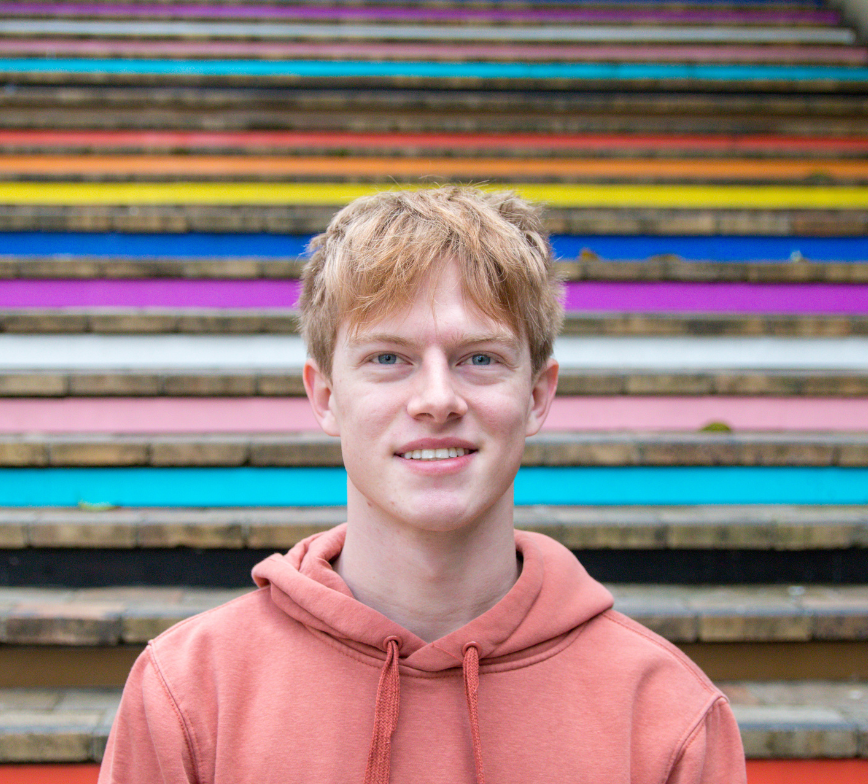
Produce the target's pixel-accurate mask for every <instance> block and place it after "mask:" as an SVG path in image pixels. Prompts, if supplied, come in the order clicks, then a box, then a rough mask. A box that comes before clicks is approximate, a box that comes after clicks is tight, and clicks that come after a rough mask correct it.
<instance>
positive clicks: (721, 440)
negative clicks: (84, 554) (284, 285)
mask: <svg viewBox="0 0 868 784" xmlns="http://www.w3.org/2000/svg"><path fill="white" fill-rule="evenodd" d="M720 431H723V432H720ZM340 465H343V463H342V459H341V451H340V444H339V442H338V441H337V439H334V438H331V437H329V436H326V435H324V434H321V433H317V432H307V433H283V434H277V435H274V434H240V435H237V434H226V435H224V434H220V435H211V434H192V435H182V434H172V435H159V434H133V435H122V434H93V435H91V434H79V433H72V434H65V433H64V434H50V435H45V434H40V433H24V434H18V435H16V434H0V466H3V467H16V468H37V467H49V466H51V467H55V466H112V467H120V466H172V467H175V466H178V467H180V466H263V467H264V466H298V467H302V466H340ZM522 465H523V466H839V467H849V468H858V467H863V468H864V467H868V434H866V433H749V432H748V433H745V432H726V426H725V425H724V426H723V427H722V428H715V427H713V426H712V427H711V428H710V429H709V431H708V432H700V433H679V432H675V433H623V432H622V433H593V432H590V433H589V432H544V433H541V434H539V435H537V436H534V437H532V438H530V439H528V442H527V445H526V447H525V451H524V457H523V460H522Z"/></svg>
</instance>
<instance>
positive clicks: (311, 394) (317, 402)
mask: <svg viewBox="0 0 868 784" xmlns="http://www.w3.org/2000/svg"><path fill="white" fill-rule="evenodd" d="M302 379H303V380H304V391H305V392H307V399H308V400H309V401H310V407H311V408H312V409H313V415H314V417H316V421H317V422H319V426H320V427H321V428H322V429H323V430H324V431H325V432H326V433H327V434H328V435H330V436H340V434H341V431H340V426H339V419H338V416H337V412H336V411H335V410H334V405H335V399H334V396H333V394H332V383H331V381H329V379H328V378H327V377H326V375H325V373H323V372H322V370H320V368H319V365H317V363H316V362H314V361H313V360H312V359H310V358H308V359H307V361H306V362H305V363H304V370H303V372H302Z"/></svg>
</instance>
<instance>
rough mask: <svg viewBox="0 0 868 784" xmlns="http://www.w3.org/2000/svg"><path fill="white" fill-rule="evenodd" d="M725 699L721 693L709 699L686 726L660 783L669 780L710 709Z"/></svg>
mask: <svg viewBox="0 0 868 784" xmlns="http://www.w3.org/2000/svg"><path fill="white" fill-rule="evenodd" d="M726 702H727V699H726V697H724V696H723V695H722V694H720V695H717V696H716V697H715V698H714V699H712V700H711V702H710V703H708V704H706V705H705V706H704V707H703V709H702V710H701V711H700V713H699V715H698V716H697V718H696V721H695V722H694V723H693V724H692V725H690V726H688V728H687V730H686V731H685V734H684V735H683V736H682V739H681V740H680V741H679V743H678V744H677V745H676V746H675V748H674V749H673V750H672V754H671V755H670V757H669V762H668V764H667V765H666V771H665V772H664V774H663V778H661V779H660V784H666V782H667V781H668V780H669V777H670V776H671V775H672V771H673V770H674V769H675V766H676V765H677V764H678V762H679V760H681V759H682V758H683V757H684V755H685V753H686V752H687V749H688V748H690V745H691V744H692V743H694V742H695V741H696V739H697V737H698V736H699V731H700V730H701V729H702V728H703V726H704V725H705V722H706V721H707V720H708V717H709V715H710V714H711V711H712V710H714V708H715V706H716V705H718V704H719V703H726Z"/></svg>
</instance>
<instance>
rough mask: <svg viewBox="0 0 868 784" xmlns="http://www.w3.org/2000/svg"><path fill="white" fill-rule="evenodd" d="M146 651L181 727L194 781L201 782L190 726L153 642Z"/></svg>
mask: <svg viewBox="0 0 868 784" xmlns="http://www.w3.org/2000/svg"><path fill="white" fill-rule="evenodd" d="M148 650H149V653H150V659H151V663H152V664H153V666H154V671H155V672H156V674H157V678H158V679H159V682H160V686H161V687H162V688H163V691H164V692H165V695H166V698H167V699H168V702H169V705H170V706H171V708H172V711H173V712H174V714H175V718H176V719H177V720H178V723H179V724H180V725H181V730H182V731H183V733H184V745H186V747H187V751H188V752H189V754H190V759H191V760H192V762H193V767H194V768H195V770H196V781H202V775H201V770H200V764H199V760H200V756H201V755H200V754H199V748H198V746H197V745H196V741H195V739H194V738H193V734H192V732H191V731H190V724H189V722H188V720H187V717H186V716H185V715H184V711H183V710H181V706H180V705H179V704H178V701H177V699H175V695H174V694H173V693H172V689H171V687H170V686H169V682H168V680H167V679H166V675H165V673H164V671H163V668H162V666H161V665H160V662H159V659H158V657H157V652H156V650H155V649H154V645H153V642H149V643H148Z"/></svg>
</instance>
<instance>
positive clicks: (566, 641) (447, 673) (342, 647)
mask: <svg viewBox="0 0 868 784" xmlns="http://www.w3.org/2000/svg"><path fill="white" fill-rule="evenodd" d="M297 623H299V624H300V625H302V626H304V628H305V629H306V630H307V631H308V633H309V634H311V635H312V636H313V637H315V638H317V639H318V640H320V641H321V642H322V643H324V644H326V645H328V646H329V647H331V648H333V649H334V650H336V651H337V652H338V653H340V654H341V655H342V656H345V657H347V658H349V659H352V660H353V661H356V662H358V663H359V664H363V665H365V666H367V667H371V668H372V669H375V670H380V669H382V667H383V662H384V661H385V660H386V658H385V656H383V658H382V659H380V658H378V657H376V656H374V655H372V654H368V653H363V652H362V651H358V650H356V649H355V648H353V647H352V646H350V645H347V644H346V643H344V642H342V641H341V640H340V639H338V638H336V637H333V636H332V635H330V634H328V633H327V632H324V631H322V630H321V629H315V628H313V627H311V626H307V625H306V624H302V623H301V622H300V621H297ZM587 625H588V621H586V622H585V623H583V624H581V625H579V626H578V627H576V628H575V629H572V630H570V631H569V632H567V633H566V634H565V635H564V636H563V639H562V640H560V641H559V642H557V643H555V644H554V645H553V646H552V647H551V648H549V649H547V650H545V651H540V652H539V653H536V654H533V655H531V656H529V657H527V658H525V659H519V660H516V661H509V662H496V661H493V662H490V663H489V664H482V662H483V661H485V659H482V660H481V662H480V668H479V672H480V674H481V675H484V674H491V675H494V674H497V673H500V672H512V671H514V670H523V669H526V668H527V667H533V666H534V665H536V664H540V663H541V662H544V661H546V660H547V659H550V658H553V657H554V656H557V655H558V654H560V653H563V651H565V650H566V649H567V648H569V647H570V646H571V645H573V643H575V641H576V640H577V639H578V638H579V637H580V636H581V635H582V633H583V632H584V631H585V629H586V628H587ZM434 647H436V648H437V650H439V651H441V652H442V653H444V654H446V655H451V654H449V653H448V652H447V651H443V649H442V648H440V647H439V646H434ZM461 661H462V660H461V659H456V662H457V665H456V667H451V668H449V669H445V670H439V671H438V670H422V669H420V668H418V667H414V666H413V665H411V664H403V663H401V660H400V658H399V660H398V668H399V670H400V671H401V673H402V674H404V675H406V676H407V677H409V678H422V679H425V680H427V679H435V678H451V677H456V675H458V674H459V673H457V672H456V670H458V667H459V666H460V664H461Z"/></svg>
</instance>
